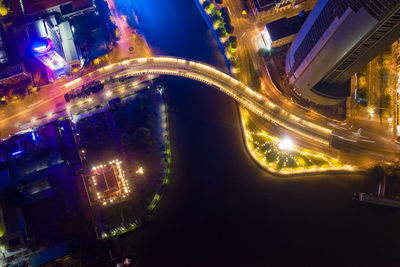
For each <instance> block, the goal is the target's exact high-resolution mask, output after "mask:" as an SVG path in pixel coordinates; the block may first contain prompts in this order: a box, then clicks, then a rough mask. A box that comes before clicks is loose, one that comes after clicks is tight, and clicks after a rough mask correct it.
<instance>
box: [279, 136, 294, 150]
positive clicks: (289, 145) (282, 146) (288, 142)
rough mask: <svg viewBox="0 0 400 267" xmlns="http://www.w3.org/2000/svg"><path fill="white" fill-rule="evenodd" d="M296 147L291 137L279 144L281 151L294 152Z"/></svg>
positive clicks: (285, 138)
mask: <svg viewBox="0 0 400 267" xmlns="http://www.w3.org/2000/svg"><path fill="white" fill-rule="evenodd" d="M293 147H294V143H293V141H292V139H290V138H289V137H284V138H283V139H281V140H280V142H279V144H278V148H279V150H287V151H289V150H292V149H293Z"/></svg>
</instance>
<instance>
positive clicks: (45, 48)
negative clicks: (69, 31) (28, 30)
mask: <svg viewBox="0 0 400 267" xmlns="http://www.w3.org/2000/svg"><path fill="white" fill-rule="evenodd" d="M51 48H53V43H52V42H51V40H50V39H48V40H46V41H44V40H43V41H40V42H35V43H34V44H33V50H35V51H36V52H37V53H39V54H44V53H47V52H49V51H50V50H51Z"/></svg>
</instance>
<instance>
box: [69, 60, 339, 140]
mask: <svg viewBox="0 0 400 267" xmlns="http://www.w3.org/2000/svg"><path fill="white" fill-rule="evenodd" d="M104 72H107V73H112V72H118V76H120V77H121V76H134V75H146V74H160V75H174V76H181V77H186V78H189V79H193V80H196V81H200V82H202V83H206V84H209V85H212V86H213V87H215V88H217V89H218V90H220V91H222V92H224V93H226V94H227V95H229V96H230V97H232V98H234V99H235V100H236V101H237V102H239V103H240V104H241V105H243V106H245V107H246V108H247V109H249V110H250V111H252V112H254V113H256V114H258V115H260V116H262V117H263V118H265V119H267V120H268V121H270V122H272V123H273V124H275V125H278V126H281V127H282V128H284V129H286V130H289V131H291V132H293V133H295V134H297V135H300V136H302V137H305V138H307V139H309V140H311V141H314V142H318V143H319V144H323V145H329V140H330V137H331V134H332V130H330V129H328V128H324V127H321V126H319V125H317V124H315V123H312V122H310V121H307V120H304V119H302V118H299V117H297V116H295V115H292V114H290V113H289V112H287V111H285V110H283V109H282V108H280V107H279V106H276V105H275V104H274V103H272V102H271V101H269V100H268V99H267V98H266V97H264V96H263V95H261V94H259V93H257V92H255V91H253V90H252V89H251V88H249V87H248V86H246V85H245V84H244V83H242V82H240V81H238V80H236V79H235V78H233V77H231V76H229V75H228V74H226V73H224V72H222V71H220V70H218V69H216V68H215V67H212V66H209V65H206V64H204V63H200V62H196V61H192V60H186V59H181V58H174V57H149V58H138V59H130V60H125V61H122V62H120V63H115V64H111V65H108V66H106V67H104V68H101V69H99V70H97V71H95V72H93V73H90V74H88V76H89V77H90V76H92V75H101V74H102V73H104ZM78 80H80V79H78ZM76 82H77V80H75V81H73V82H71V83H69V84H67V85H66V87H73V86H74V83H76Z"/></svg>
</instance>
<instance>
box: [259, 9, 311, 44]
mask: <svg viewBox="0 0 400 267" xmlns="http://www.w3.org/2000/svg"><path fill="white" fill-rule="evenodd" d="M308 14H309V12H300V14H299V15H298V16H294V17H291V18H281V19H278V20H275V21H273V22H270V23H267V24H266V25H265V27H266V28H267V30H268V33H269V35H270V37H271V40H272V41H275V40H279V39H281V38H284V37H286V36H290V35H292V34H297V33H298V32H299V30H300V28H301V26H302V25H303V23H304V21H305V20H306V18H307V16H308Z"/></svg>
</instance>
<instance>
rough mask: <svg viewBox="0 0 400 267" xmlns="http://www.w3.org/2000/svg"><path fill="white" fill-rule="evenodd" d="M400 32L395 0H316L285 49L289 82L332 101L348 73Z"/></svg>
mask: <svg viewBox="0 0 400 267" xmlns="http://www.w3.org/2000/svg"><path fill="white" fill-rule="evenodd" d="M399 37H400V1H398V0H319V1H318V2H317V3H316V5H315V7H314V9H313V10H312V11H311V13H310V15H309V16H308V18H307V20H306V22H305V23H304V25H303V27H302V28H301V30H300V32H299V34H298V35H297V37H296V39H295V40H294V42H293V44H292V46H291V48H290V50H289V52H288V54H287V57H286V73H287V75H288V78H289V82H290V83H291V84H292V85H293V86H294V88H295V90H296V92H297V93H299V94H300V95H301V96H302V97H303V98H306V99H308V100H310V101H312V102H315V103H317V104H324V105H334V104H337V103H339V102H340V101H342V100H343V99H344V98H345V97H346V96H348V94H349V90H350V86H349V80H350V77H351V75H353V74H354V73H356V72H357V71H359V70H360V69H361V68H362V67H363V66H365V65H366V64H367V63H368V62H369V61H370V60H372V59H373V58H374V57H376V56H377V55H378V54H379V53H382V52H383V51H384V50H385V49H386V48H387V47H388V46H389V45H390V44H392V43H393V42H394V41H395V40H396V39H398V38H399Z"/></svg>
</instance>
